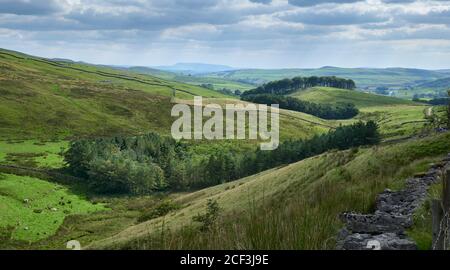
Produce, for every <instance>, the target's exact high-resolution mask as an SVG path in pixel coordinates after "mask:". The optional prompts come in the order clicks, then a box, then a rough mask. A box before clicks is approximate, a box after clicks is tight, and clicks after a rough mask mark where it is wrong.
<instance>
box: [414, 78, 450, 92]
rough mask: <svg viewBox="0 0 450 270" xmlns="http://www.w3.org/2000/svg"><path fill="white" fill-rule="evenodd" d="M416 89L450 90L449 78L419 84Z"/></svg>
mask: <svg viewBox="0 0 450 270" xmlns="http://www.w3.org/2000/svg"><path fill="white" fill-rule="evenodd" d="M417 87H418V88H426V89H434V90H448V89H450V78H443V79H438V80H434V81H431V82H425V83H421V84H419V85H418V86H417Z"/></svg>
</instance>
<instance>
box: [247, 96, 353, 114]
mask: <svg viewBox="0 0 450 270" xmlns="http://www.w3.org/2000/svg"><path fill="white" fill-rule="evenodd" d="M242 100H245V101H249V102H253V103H258V104H266V105H269V106H270V105H271V104H279V106H280V108H281V109H286V110H291V111H297V112H303V113H307V114H311V115H314V116H317V117H320V118H323V119H350V118H353V117H355V116H356V115H358V113H359V110H358V108H356V107H355V105H354V104H351V103H340V104H337V105H329V104H319V103H313V102H309V101H303V100H299V99H297V98H293V97H289V96H280V95H273V94H261V95H246V96H242Z"/></svg>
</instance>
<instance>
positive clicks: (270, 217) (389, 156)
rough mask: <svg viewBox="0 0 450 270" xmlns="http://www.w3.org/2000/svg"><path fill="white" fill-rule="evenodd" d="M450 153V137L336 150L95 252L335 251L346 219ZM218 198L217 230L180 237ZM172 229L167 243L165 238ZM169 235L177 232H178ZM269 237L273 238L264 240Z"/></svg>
mask: <svg viewBox="0 0 450 270" xmlns="http://www.w3.org/2000/svg"><path fill="white" fill-rule="evenodd" d="M449 151H450V134H444V135H439V136H434V137H431V138H427V139H420V140H418V139H416V140H411V141H407V142H403V143H399V144H395V145H384V146H378V147H374V148H370V149H360V150H359V151H352V150H349V151H342V152H331V153H327V154H324V155H321V156H318V157H313V158H310V159H307V160H304V161H301V162H298V163H295V164H291V165H289V166H286V167H282V168H279V169H273V170H269V171H266V172H263V173H260V174H257V175H254V176H251V177H247V178H245V179H242V180H239V181H237V182H233V183H227V184H224V185H220V186H216V187H212V188H208V189H205V190H201V191H198V192H195V193H192V194H187V195H185V196H181V197H180V198H178V199H177V200H176V201H177V202H179V203H182V204H183V205H184V207H183V208H182V209H181V210H178V211H176V212H173V213H171V214H169V215H167V216H166V217H164V218H157V219H154V220H150V221H148V222H145V223H142V224H139V225H136V226H132V227H130V228H127V229H126V230H124V231H123V232H121V233H119V234H117V235H115V236H114V237H112V238H108V239H105V240H102V241H98V242H95V243H94V244H93V245H91V248H218V249H222V248H225V249H235V248H244V249H271V248H281V249H283V248H287V249H320V248H333V246H334V240H333V237H334V236H335V235H336V233H337V230H338V229H339V228H340V227H341V226H342V224H340V222H339V220H338V214H339V213H341V212H342V211H346V210H354V211H362V212H367V211H370V209H371V208H372V206H373V202H374V200H375V197H376V195H377V194H378V193H379V192H381V191H382V190H383V189H384V188H387V187H389V188H393V189H396V188H400V187H401V186H402V185H403V183H404V180H405V179H406V178H407V177H410V176H411V175H413V174H414V173H417V172H420V171H424V170H425V169H427V167H428V164H429V163H430V162H433V161H436V160H438V159H440V158H442V156H443V155H444V154H446V153H448V152H449ZM207 199H214V200H217V201H218V203H219V205H220V207H221V208H222V211H223V216H224V219H223V220H222V221H221V224H220V225H219V226H218V227H219V229H218V230H217V231H214V232H211V233H203V234H202V233H195V234H191V233H189V231H184V232H183V233H177V231H178V230H179V229H181V227H182V226H186V225H190V224H192V217H193V216H195V215H196V214H197V213H201V212H203V211H204V208H205V204H206V201H207ZM162 228H164V230H167V231H164V235H165V236H164V237H165V238H166V239H165V240H164V241H163V242H162V243H161V242H160V240H158V241H156V240H155V239H159V238H160V236H161V230H162ZM169 230H170V231H171V232H172V233H170V232H169ZM261 233H264V235H266V237H263V238H261V237H260V236H261Z"/></svg>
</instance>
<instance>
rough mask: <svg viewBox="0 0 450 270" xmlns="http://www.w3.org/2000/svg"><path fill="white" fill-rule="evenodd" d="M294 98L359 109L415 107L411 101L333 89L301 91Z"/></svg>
mask: <svg viewBox="0 0 450 270" xmlns="http://www.w3.org/2000/svg"><path fill="white" fill-rule="evenodd" d="M292 96H294V97H297V98H299V99H302V100H307V101H312V102H317V103H328V104H336V103H353V104H355V106H356V107H358V108H367V107H373V106H378V107H379V106H392V105H415V103H413V102H411V101H409V100H403V99H398V98H393V97H387V96H381V95H374V94H368V93H363V92H359V91H351V90H345V89H338V88H331V87H313V88H310V89H306V90H300V91H298V92H296V93H294V94H292Z"/></svg>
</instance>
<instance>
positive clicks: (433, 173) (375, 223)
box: [337, 154, 450, 250]
mask: <svg viewBox="0 0 450 270" xmlns="http://www.w3.org/2000/svg"><path fill="white" fill-rule="evenodd" d="M448 167H450V154H449V155H448V156H447V157H446V158H445V159H444V160H443V161H442V162H440V163H438V164H434V165H433V166H432V167H431V168H430V170H429V171H428V172H427V173H425V174H422V175H416V176H415V177H414V178H411V179H408V180H407V181H406V186H405V188H404V189H403V190H400V191H392V190H389V189H386V190H385V191H384V192H383V193H381V194H379V195H378V197H377V200H376V211H375V213H374V214H368V215H365V214H358V213H343V214H341V216H340V218H341V220H342V221H343V222H344V223H345V228H344V229H342V230H341V231H340V232H339V234H338V237H337V249H343V250H373V249H381V250H414V249H417V246H416V244H415V243H414V242H413V241H412V240H410V239H408V237H407V236H406V234H405V231H406V229H408V228H410V227H411V226H412V225H413V214H414V213H415V211H416V210H417V209H418V208H419V207H420V206H421V205H422V203H423V202H424V200H425V199H426V197H427V193H428V189H429V187H430V186H431V185H432V184H435V183H438V182H439V181H440V180H441V178H442V174H443V172H444V170H445V169H446V168H448Z"/></svg>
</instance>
